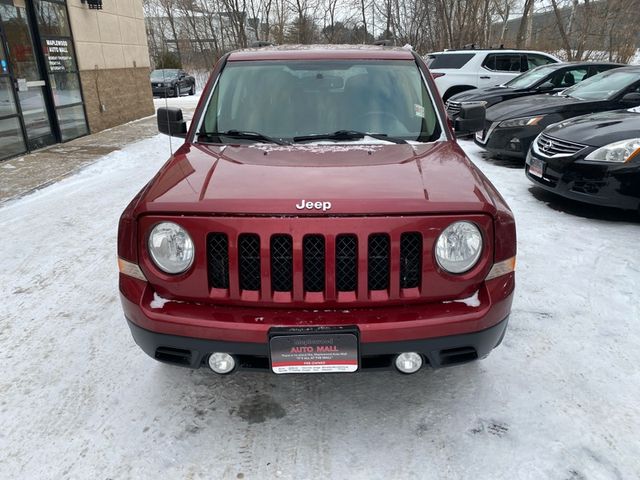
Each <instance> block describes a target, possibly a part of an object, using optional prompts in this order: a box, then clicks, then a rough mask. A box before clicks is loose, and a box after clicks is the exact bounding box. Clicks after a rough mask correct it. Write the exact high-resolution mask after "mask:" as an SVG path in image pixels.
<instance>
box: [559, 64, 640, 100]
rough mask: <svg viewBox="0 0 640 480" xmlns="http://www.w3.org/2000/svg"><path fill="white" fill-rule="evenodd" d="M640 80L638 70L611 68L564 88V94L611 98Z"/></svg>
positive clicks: (594, 98)
mask: <svg viewBox="0 0 640 480" xmlns="http://www.w3.org/2000/svg"><path fill="white" fill-rule="evenodd" d="M639 80H640V73H639V72H638V71H619V70H609V71H608V72H604V73H600V74H599V75H595V76H593V77H591V78H588V79H586V80H583V81H582V82H580V83H579V84H577V85H575V86H573V87H571V88H567V89H566V90H563V91H562V95H567V96H570V97H573V98H577V99H578V100H609V99H611V98H613V97H615V96H616V95H617V94H618V93H620V91H621V90H624V89H625V88H627V87H629V86H630V85H631V84H633V83H635V82H637V81H639Z"/></svg>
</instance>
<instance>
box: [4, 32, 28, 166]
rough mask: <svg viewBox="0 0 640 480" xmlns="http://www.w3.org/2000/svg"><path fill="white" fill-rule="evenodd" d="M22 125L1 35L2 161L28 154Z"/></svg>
mask: <svg viewBox="0 0 640 480" xmlns="http://www.w3.org/2000/svg"><path fill="white" fill-rule="evenodd" d="M26 150H27V145H26V144H25V141H24V135H23V134H22V124H21V123H20V117H19V115H18V106H17V104H16V98H15V94H14V91H13V82H12V80H11V76H10V75H9V63H8V62H7V57H6V54H5V49H4V41H3V38H2V35H0V160H1V159H3V158H7V157H13V156H14V155H20V154H21V153H24V152H26Z"/></svg>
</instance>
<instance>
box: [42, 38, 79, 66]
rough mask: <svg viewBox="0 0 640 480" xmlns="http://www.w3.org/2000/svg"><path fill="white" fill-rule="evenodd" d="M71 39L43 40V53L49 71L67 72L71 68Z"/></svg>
mask: <svg viewBox="0 0 640 480" xmlns="http://www.w3.org/2000/svg"><path fill="white" fill-rule="evenodd" d="M70 50H71V40H69V39H61V40H60V39H57V40H45V49H44V55H45V57H46V59H47V66H48V67H49V71H50V72H51V73H58V72H68V71H69V70H73V57H72V56H71V51H70Z"/></svg>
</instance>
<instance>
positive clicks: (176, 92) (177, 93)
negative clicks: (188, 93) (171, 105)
mask: <svg viewBox="0 0 640 480" xmlns="http://www.w3.org/2000/svg"><path fill="white" fill-rule="evenodd" d="M181 95H182V92H181V91H180V84H179V83H176V88H175V97H176V98H179V97H180V96H181Z"/></svg>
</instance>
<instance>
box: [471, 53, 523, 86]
mask: <svg viewBox="0 0 640 480" xmlns="http://www.w3.org/2000/svg"><path fill="white" fill-rule="evenodd" d="M523 60H524V58H523V55H522V54H520V53H490V54H488V55H487V57H486V58H485V59H484V62H483V63H482V71H481V72H480V73H479V74H478V87H479V88H482V87H492V86H494V85H502V84H504V83H506V82H507V81H509V80H511V79H512V78H515V77H517V76H518V75H520V73H522V71H523V70H522V67H523ZM525 70H526V69H525Z"/></svg>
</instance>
